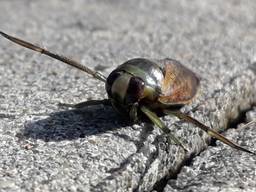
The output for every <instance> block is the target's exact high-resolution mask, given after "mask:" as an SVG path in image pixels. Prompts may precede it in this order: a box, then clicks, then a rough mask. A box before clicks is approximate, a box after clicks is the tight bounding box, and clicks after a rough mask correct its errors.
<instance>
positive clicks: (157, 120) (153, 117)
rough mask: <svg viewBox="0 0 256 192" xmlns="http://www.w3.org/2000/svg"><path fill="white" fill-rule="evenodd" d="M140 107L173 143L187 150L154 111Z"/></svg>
mask: <svg viewBox="0 0 256 192" xmlns="http://www.w3.org/2000/svg"><path fill="white" fill-rule="evenodd" d="M140 109H141V111H142V112H143V113H144V114H145V115H146V116H147V117H148V118H149V119H150V120H151V121H152V122H153V124H155V125H156V126H157V127H159V128H160V129H161V130H162V131H163V132H164V133H165V134H167V135H168V136H169V137H168V139H170V140H172V141H174V142H175V144H177V145H179V146H181V147H182V148H183V149H184V150H185V151H188V148H187V147H186V146H185V145H184V144H183V142H182V141H181V140H180V139H178V138H177V137H176V136H175V135H173V134H172V133H171V130H170V129H168V127H167V126H166V125H165V124H164V123H163V122H162V121H161V119H160V118H159V117H158V116H157V115H156V114H155V113H154V112H152V111H151V110H149V109H148V108H147V107H145V106H141V107H140Z"/></svg>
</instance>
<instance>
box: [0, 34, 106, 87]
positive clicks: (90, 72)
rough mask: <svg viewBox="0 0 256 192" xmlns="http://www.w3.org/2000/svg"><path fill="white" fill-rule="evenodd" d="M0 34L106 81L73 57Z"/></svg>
mask: <svg viewBox="0 0 256 192" xmlns="http://www.w3.org/2000/svg"><path fill="white" fill-rule="evenodd" d="M0 35H2V36H3V37H5V38H7V39H9V40H10V41H12V42H14V43H17V44H19V45H21V46H23V47H26V48H28V49H31V50H33V51H36V52H39V53H41V54H45V55H47V56H49V57H52V58H54V59H57V60H59V61H62V62H64V63H66V64H68V65H71V66H73V67H76V68H78V69H80V70H81V71H84V72H86V73H88V74H90V75H92V76H93V77H94V78H96V79H99V80H101V81H103V82H105V81H106V77H105V76H104V75H102V74H101V73H99V72H97V71H94V70H92V69H90V68H88V67H86V66H84V65H82V64H81V63H79V62H77V61H75V60H73V59H70V58H67V57H65V56H62V55H59V54H56V53H53V52H51V51H48V50H46V49H43V48H41V47H39V46H36V45H34V44H32V43H29V42H27V41H24V40H22V39H19V38H17V37H13V36H10V35H8V34H6V33H4V32H2V31H0Z"/></svg>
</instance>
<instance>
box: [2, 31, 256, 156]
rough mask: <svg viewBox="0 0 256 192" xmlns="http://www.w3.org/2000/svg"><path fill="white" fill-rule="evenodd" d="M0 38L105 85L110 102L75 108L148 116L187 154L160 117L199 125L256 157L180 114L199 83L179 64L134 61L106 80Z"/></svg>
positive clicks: (76, 64)
mask: <svg viewBox="0 0 256 192" xmlns="http://www.w3.org/2000/svg"><path fill="white" fill-rule="evenodd" d="M0 34H1V35H2V36H3V37H5V38H7V39H9V40H10V41H12V42H14V43H16V44H19V45H21V46H23V47H26V48H28V49H32V50H34V51H36V52H40V53H41V54H45V55H48V56H49V57H52V58H55V59H57V60H59V61H62V62H64V63H66V64H68V65H70V66H73V67H76V68H78V69H80V70H82V71H84V72H86V73H88V74H90V75H92V76H93V77H94V78H96V79H98V80H100V81H102V82H105V87H106V91H107V94H108V99H104V100H92V101H88V102H84V103H79V104H76V105H72V106H73V107H84V106H88V105H98V104H104V105H109V104H111V105H112V106H113V108H114V109H115V110H116V111H117V112H119V113H121V114H124V115H125V116H128V117H129V119H130V120H131V121H134V122H137V121H138V120H139V119H140V117H141V115H145V116H146V117H147V118H148V119H149V120H150V121H151V122H152V123H153V124H155V125H156V126H157V127H159V128H160V129H161V130H162V131H163V132H164V133H166V134H168V136H169V138H170V139H172V140H173V141H174V142H175V143H176V144H178V145H179V146H181V147H182V148H183V149H185V150H188V149H187V147H186V146H185V145H184V144H183V143H182V142H181V141H180V140H179V139H178V138H176V137H175V135H174V134H172V133H171V131H170V129H168V127H167V126H166V125H165V124H164V123H163V122H162V121H161V119H160V118H159V117H158V116H157V114H158V112H159V111H160V112H162V113H164V114H166V115H174V116H176V117H178V118H180V119H182V120H185V121H187V122H189V123H192V124H194V125H196V126H197V127H199V128H201V129H202V130H204V131H205V132H207V133H208V134H209V135H210V136H212V137H214V138H216V139H218V140H220V141H221V142H223V143H225V144H227V145H229V146H231V147H233V148H235V149H238V150H241V151H244V152H247V153H251V154H254V155H256V153H254V152H252V151H249V150H247V149H245V148H243V147H241V146H239V145H237V144H235V143H234V142H232V141H230V140H229V139H227V138H226V137H224V136H223V135H221V134H219V133H218V132H216V131H215V130H213V129H211V128H210V127H207V126H206V125H204V124H203V123H201V122H199V121H198V120H196V119H194V118H192V117H190V116H189V115H187V114H184V113H182V112H180V111H179V110H177V107H181V106H183V105H185V104H187V103H189V102H191V100H192V99H194V98H195V96H196V94H197V92H198V89H199V85H200V80H199V78H198V77H197V75H196V74H195V73H194V72H192V71H191V70H189V69H188V68H187V67H185V66H184V65H182V64H181V63H180V62H178V61H176V60H173V59H168V58H167V59H162V60H150V59H144V58H136V59H131V60H129V61H126V62H125V63H124V64H122V65H120V66H118V67H117V68H116V69H115V70H114V71H112V72H111V73H110V75H109V76H108V77H107V78H106V77H105V76H104V75H102V74H101V73H99V72H97V71H94V70H92V69H90V68H88V67H86V66H84V65H82V64H80V63H79V62H77V61H75V60H72V59H69V58H67V57H65V56H61V55H59V54H55V53H53V52H51V51H48V50H46V49H43V48H41V47H39V46H36V45H34V44H32V43H29V42H27V41H24V40H22V39H19V38H16V37H13V36H10V35H8V34H6V33H4V32H2V31H0Z"/></svg>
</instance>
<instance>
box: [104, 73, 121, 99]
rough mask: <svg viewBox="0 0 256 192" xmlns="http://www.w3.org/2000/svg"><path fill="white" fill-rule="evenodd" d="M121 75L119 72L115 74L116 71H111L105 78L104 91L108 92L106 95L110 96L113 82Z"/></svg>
mask: <svg viewBox="0 0 256 192" xmlns="http://www.w3.org/2000/svg"><path fill="white" fill-rule="evenodd" d="M120 75H121V72H117V71H113V72H112V73H110V75H109V76H108V78H107V82H106V90H107V92H108V94H111V87H112V85H113V83H114V81H115V80H116V79H117V78H118V77H119V76H120Z"/></svg>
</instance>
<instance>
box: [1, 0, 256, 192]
mask: <svg viewBox="0 0 256 192" xmlns="http://www.w3.org/2000/svg"><path fill="white" fill-rule="evenodd" d="M255 10H256V3H255V2H254V1H249V0H244V1H238V0H231V1H221V0H215V1H214V0H206V1H200V0H193V1H185V0H172V1H169V0H163V1H158V0H152V1H148V0H142V1H136V0H131V1H117V0H107V1H100V0H94V1H92V0H85V1H82V0H78V1H75V0H73V1H72V0H70V1H62V0H52V1H47V2H46V1H39V0H38V1H32V0H23V1H20V0H13V1H4V0H3V1H0V30H2V31H5V32H7V33H9V34H12V35H16V36H18V37H21V38H23V39H26V40H28V41H31V42H34V43H37V44H39V45H41V46H43V47H46V48H47V49H49V50H53V51H55V52H58V53H62V54H64V55H66V56H69V57H72V58H75V59H77V60H78V61H81V62H82V63H83V64H84V65H87V66H89V67H91V68H94V69H97V70H99V71H100V72H102V73H104V74H105V75H107V74H109V73H110V72H111V71H112V70H113V69H115V67H117V66H118V65H120V64H121V63H123V62H125V61H126V60H128V59H131V58H135V57H146V58H156V59H161V58H166V57H170V58H174V59H177V60H179V61H180V62H181V63H183V64H184V65H185V66H187V67H189V68H190V69H192V70H193V71H195V72H196V73H197V74H198V75H199V76H200V78H201V90H200V95H199V96H198V97H197V98H196V100H195V101H194V102H193V103H192V104H190V105H187V106H185V107H184V108H183V109H182V110H183V111H185V112H188V113H189V114H190V115H192V116H193V117H195V118H197V119H198V120H200V121H202V122H204V123H205V124H207V125H209V126H211V127H213V128H214V129H215V130H218V131H222V132H223V133H224V134H225V135H226V136H227V137H228V138H231V139H232V140H233V141H235V142H238V143H239V144H240V145H242V146H243V147H247V148H249V149H251V150H254V151H256V146H255V143H256V142H255V134H256V132H255V128H256V125H255V124H252V125H251V126H250V127H249V128H244V129H243V128H241V127H242V124H244V123H246V122H248V121H250V120H253V119H255V108H254V106H255V103H256V91H255V90H256V38H255V37H256V12H255ZM0 55H1V56H0V90H1V92H0V191H151V190H154V191H165V192H167V191H256V184H255V179H256V176H255V175H256V171H255V169H256V168H255V167H256V162H255V161H256V157H255V156H252V155H249V154H246V153H243V152H240V151H237V150H234V149H231V148H230V147H228V146H225V145H223V144H221V143H220V142H215V141H214V140H210V137H209V136H208V135H207V134H206V133H204V132H202V131H201V130H199V129H198V128H195V127H194V126H192V125H190V124H187V123H184V122H182V121H179V120H178V119H177V118H173V117H168V116H166V117H163V118H162V120H163V121H164V122H165V123H166V124H167V125H168V127H169V128H170V129H171V130H172V131H173V133H175V135H177V136H178V137H179V138H181V139H182V140H183V142H184V143H186V144H187V145H188V146H189V149H190V150H189V152H187V153H185V152H184V151H183V149H181V148H180V147H178V146H176V145H174V144H172V143H168V142H166V136H165V135H164V134H163V133H162V132H161V131H160V130H159V129H157V128H156V127H153V126H152V125H151V124H149V123H141V124H135V125H131V124H129V123H128V122H125V121H124V120H123V119H121V118H120V117H119V116H118V114H116V113H115V112H114V110H113V109H112V108H111V107H105V106H102V105H98V106H94V107H87V108H84V109H82V110H72V109H66V108H61V107H59V106H58V103H78V102H81V101H86V100H90V99H103V98H106V97H107V96H106V93H105V87H104V84H102V83H100V82H98V81H97V80H94V79H92V78H91V77H90V76H89V75H87V74H85V73H83V72H81V71H78V70H76V69H73V68H71V67H69V66H66V65H65V64H63V63H61V62H58V61H55V60H53V59H50V58H47V57H46V56H43V55H40V54H37V53H34V52H32V51H29V50H26V49H24V48H21V47H19V46H17V45H14V44H13V43H11V42H9V41H7V40H6V39H4V38H0ZM253 111H254V112H253ZM246 112H247V113H246ZM253 114H254V115H253ZM228 128H229V129H228ZM233 128H235V129H233ZM209 145H210V146H209Z"/></svg>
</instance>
